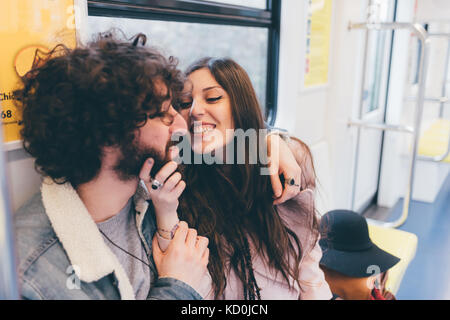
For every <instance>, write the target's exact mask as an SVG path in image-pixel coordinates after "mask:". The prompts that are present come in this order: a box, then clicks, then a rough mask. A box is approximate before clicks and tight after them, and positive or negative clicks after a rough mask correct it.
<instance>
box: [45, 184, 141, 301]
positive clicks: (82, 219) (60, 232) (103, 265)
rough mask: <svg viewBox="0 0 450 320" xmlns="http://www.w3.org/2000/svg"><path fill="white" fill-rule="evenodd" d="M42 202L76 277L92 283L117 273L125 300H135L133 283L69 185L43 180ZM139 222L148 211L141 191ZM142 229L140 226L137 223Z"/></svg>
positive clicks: (138, 202)
mask: <svg viewBox="0 0 450 320" xmlns="http://www.w3.org/2000/svg"><path fill="white" fill-rule="evenodd" d="M41 192H42V200H43V203H44V207H45V211H46V213H47V215H48V218H49V220H50V222H51V224H52V227H53V229H54V230H55V233H56V235H57V236H58V238H59V240H60V242H61V243H62V246H63V247H64V249H65V251H66V254H67V256H68V258H69V260H70V263H71V264H72V266H74V270H75V272H76V273H77V276H78V277H79V278H80V280H81V281H84V282H93V281H98V280H100V279H101V278H103V277H105V276H107V275H109V274H111V273H113V272H114V275H115V276H116V278H117V280H118V288H119V292H120V295H121V297H122V299H123V300H134V299H135V295H134V291H133V288H132V286H131V283H130V280H129V279H128V276H127V274H126V273H125V271H124V269H123V267H122V265H121V264H120V262H119V260H118V259H117V258H116V256H115V255H114V253H113V252H112V251H111V249H110V248H109V247H108V246H107V245H106V244H105V242H104V240H103V237H102V236H101V234H100V232H99V230H98V228H97V225H96V224H95V222H94V220H93V219H92V217H91V215H90V214H89V212H88V211H87V209H86V207H85V206H84V203H83V202H82V201H81V199H80V197H79V196H78V194H77V192H76V191H75V189H74V188H73V187H72V185H71V184H70V183H65V184H62V185H60V184H56V183H54V182H53V181H52V180H51V179H49V178H46V179H44V181H43V183H42V187H41ZM133 199H134V203H135V207H136V211H137V212H140V213H141V214H139V215H138V216H139V217H138V220H140V221H142V219H143V216H144V214H145V212H146V210H147V206H148V203H147V202H146V201H145V191H144V190H142V187H141V186H139V187H138V191H137V192H136V194H135V196H134V198H133ZM138 226H139V227H140V223H138Z"/></svg>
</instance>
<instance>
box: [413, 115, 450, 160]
mask: <svg viewBox="0 0 450 320" xmlns="http://www.w3.org/2000/svg"><path fill="white" fill-rule="evenodd" d="M449 138H450V120H447V119H439V120H438V121H436V122H434V123H433V124H432V125H431V126H430V127H429V128H428V129H427V130H425V132H424V133H423V135H422V136H421V137H420V140H419V151H418V154H419V155H421V156H430V157H436V156H439V155H442V154H444V153H445V152H446V151H447V147H448V139H449ZM443 162H446V163H450V154H449V155H448V156H447V157H446V158H445V160H444V161H443Z"/></svg>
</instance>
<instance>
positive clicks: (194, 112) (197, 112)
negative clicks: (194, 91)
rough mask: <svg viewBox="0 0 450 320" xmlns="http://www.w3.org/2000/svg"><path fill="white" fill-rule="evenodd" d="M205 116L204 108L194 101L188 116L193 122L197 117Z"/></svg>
mask: <svg viewBox="0 0 450 320" xmlns="http://www.w3.org/2000/svg"><path fill="white" fill-rule="evenodd" d="M204 114H205V108H204V106H203V105H202V104H201V103H199V102H198V101H196V100H194V101H193V102H192V106H191V109H190V110H189V116H190V117H192V118H193V120H197V119H198V118H199V117H201V116H203V115H204Z"/></svg>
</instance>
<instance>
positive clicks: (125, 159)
mask: <svg viewBox="0 0 450 320" xmlns="http://www.w3.org/2000/svg"><path fill="white" fill-rule="evenodd" d="M172 145H174V143H172V142H171V141H168V142H167V144H166V150H164V151H163V152H161V151H158V150H156V149H155V148H152V147H149V146H141V145H139V143H138V142H137V141H136V140H135V141H133V143H131V144H129V145H125V146H122V147H121V154H122V156H121V157H120V158H119V160H118V163H117V164H116V166H115V167H114V171H115V172H116V174H117V176H118V177H119V179H120V180H122V181H129V180H133V179H136V178H137V177H139V173H140V172H141V169H142V166H143V165H144V162H145V161H146V160H147V159H149V158H152V159H153V160H154V162H153V167H152V170H151V172H150V175H151V176H152V177H154V176H155V175H156V173H158V171H159V170H160V169H161V168H162V167H163V166H164V165H165V164H166V163H167V162H169V161H170V160H171V159H168V155H169V148H170V147H171V146H172Z"/></svg>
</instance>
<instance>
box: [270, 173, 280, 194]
mask: <svg viewBox="0 0 450 320" xmlns="http://www.w3.org/2000/svg"><path fill="white" fill-rule="evenodd" d="M270 182H271V184H272V190H273V195H274V198H279V197H280V196H281V194H282V193H283V185H282V184H281V180H280V176H279V175H278V172H277V173H276V174H271V175H270Z"/></svg>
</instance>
